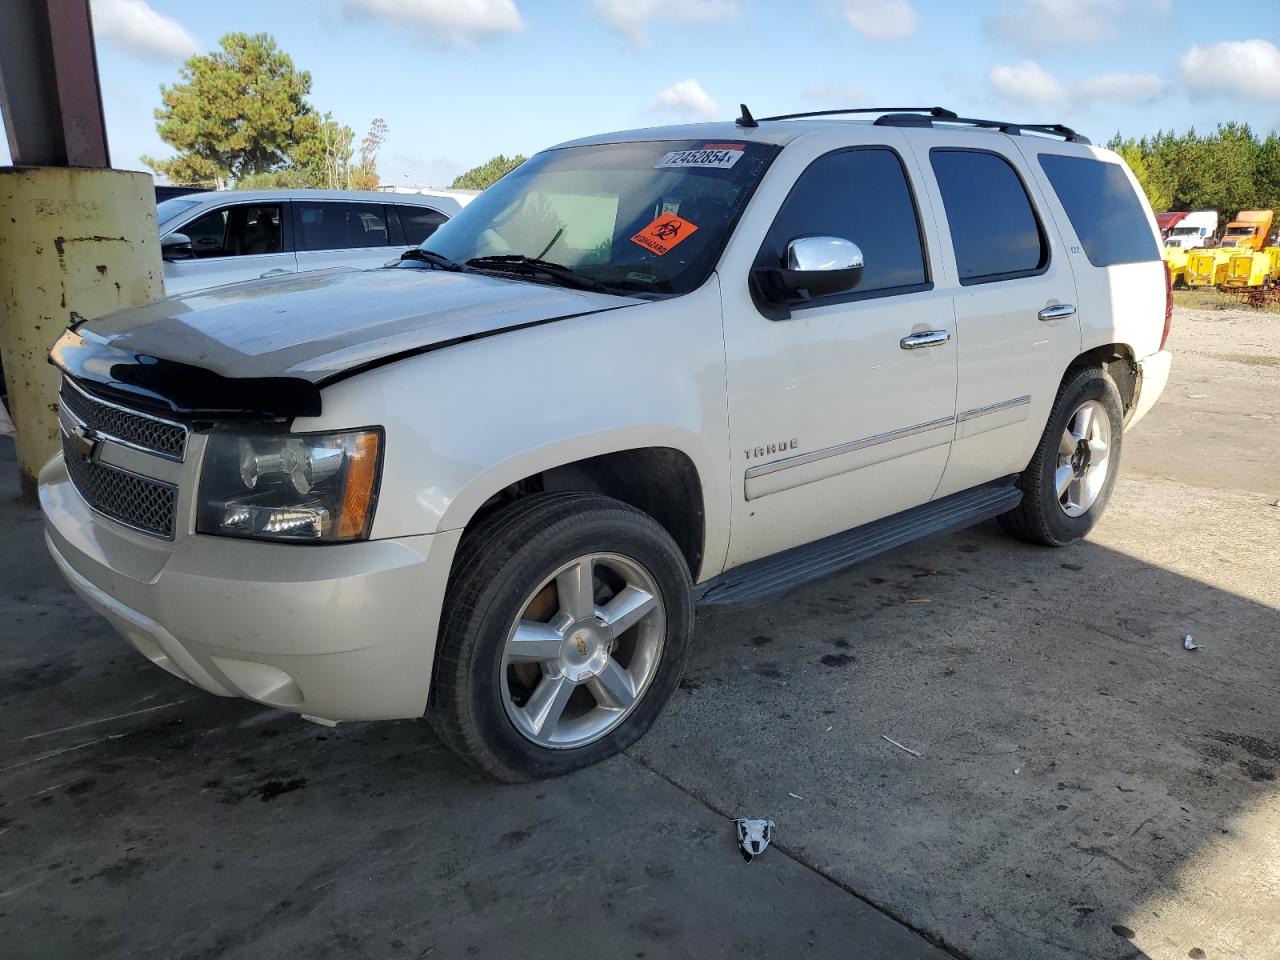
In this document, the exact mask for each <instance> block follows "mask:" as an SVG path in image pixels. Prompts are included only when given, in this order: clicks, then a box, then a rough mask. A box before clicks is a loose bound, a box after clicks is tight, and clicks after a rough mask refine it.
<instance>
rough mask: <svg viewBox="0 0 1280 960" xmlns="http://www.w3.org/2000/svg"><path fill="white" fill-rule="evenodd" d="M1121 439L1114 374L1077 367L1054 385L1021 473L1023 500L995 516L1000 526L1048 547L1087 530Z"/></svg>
mask: <svg viewBox="0 0 1280 960" xmlns="http://www.w3.org/2000/svg"><path fill="white" fill-rule="evenodd" d="M1123 439H1124V412H1123V408H1122V406H1121V401H1120V391H1119V390H1118V389H1116V384H1115V381H1114V380H1112V379H1111V377H1110V375H1109V374H1108V373H1107V372H1106V371H1105V370H1104V369H1103V368H1102V367H1084V368H1082V369H1080V370H1077V371H1075V372H1074V373H1073V374H1072V375H1071V376H1069V377H1068V378H1067V380H1066V381H1065V382H1064V383H1063V384H1062V386H1061V388H1060V389H1059V390H1058V397H1057V399H1056V400H1055V401H1054V405H1053V410H1052V411H1051V412H1050V414H1049V422H1048V423H1047V424H1046V425H1045V429H1044V434H1043V435H1042V436H1041V438H1040V444H1039V446H1038V447H1037V448H1036V453H1035V456H1034V457H1032V458H1031V462H1030V463H1029V464H1028V465H1027V468H1026V469H1025V470H1024V471H1023V472H1022V474H1021V476H1020V477H1019V478H1018V485H1019V486H1020V487H1021V488H1022V502H1021V503H1020V504H1019V505H1018V506H1017V507H1015V508H1014V509H1013V510H1010V511H1009V512H1008V513H1005V514H1002V515H1001V516H1000V518H999V519H1000V524H1001V526H1003V527H1004V529H1005V530H1006V531H1008V532H1009V533H1011V534H1013V535H1014V536H1016V537H1019V538H1020V539H1023V540H1029V541H1031V542H1032V543H1040V544H1044V545H1046V546H1051V547H1062V546H1066V545H1067V544H1069V543H1074V542H1075V541H1076V540H1079V539H1080V538H1081V537H1083V536H1085V535H1086V534H1087V533H1088V532H1089V531H1090V530H1092V529H1093V525H1094V524H1095V523H1097V521H1098V518H1099V517H1101V516H1102V513H1103V511H1104V510H1106V508H1107V502H1108V501H1109V500H1110V499H1111V491H1112V489H1113V488H1114V487H1115V483H1116V475H1117V473H1118V471H1119V468H1120V448H1121V445H1122V441H1123Z"/></svg>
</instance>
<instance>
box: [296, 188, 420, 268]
mask: <svg viewBox="0 0 1280 960" xmlns="http://www.w3.org/2000/svg"><path fill="white" fill-rule="evenodd" d="M387 219H388V217H387V208H386V204H383V203H375V202H365V201H353V200H295V201H293V229H294V235H295V236H296V237H297V246H298V269H299V270H300V271H307V270H324V269H326V268H329V267H355V268H356V269H360V270H368V269H372V268H374V267H381V266H382V265H383V264H385V263H386V262H387V261H389V260H392V259H394V258H395V257H396V256H398V255H399V254H400V253H401V251H402V249H403V248H402V247H395V248H392V247H391V246H390V243H391V235H390V229H389V227H388V224H387Z"/></svg>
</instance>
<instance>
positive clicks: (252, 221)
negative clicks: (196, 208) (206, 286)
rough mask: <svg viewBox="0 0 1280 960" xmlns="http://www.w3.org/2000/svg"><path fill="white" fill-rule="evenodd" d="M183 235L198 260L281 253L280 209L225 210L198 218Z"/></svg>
mask: <svg viewBox="0 0 1280 960" xmlns="http://www.w3.org/2000/svg"><path fill="white" fill-rule="evenodd" d="M178 232H179V233H185V234H186V235H187V236H188V237H190V238H191V250H192V252H193V253H194V254H195V255H196V256H197V257H234V256H241V255H245V254H260V253H279V252H280V251H281V250H282V249H283V247H282V245H281V242H280V207H279V206H278V205H276V204H272V205H270V206H236V207H223V208H222V209H221V210H214V211H213V212H212V213H206V214H205V215H204V216H203V217H197V218H196V219H195V220H193V221H191V222H190V223H189V224H187V225H186V226H185V227H183V228H182V229H181V230H180V231H178Z"/></svg>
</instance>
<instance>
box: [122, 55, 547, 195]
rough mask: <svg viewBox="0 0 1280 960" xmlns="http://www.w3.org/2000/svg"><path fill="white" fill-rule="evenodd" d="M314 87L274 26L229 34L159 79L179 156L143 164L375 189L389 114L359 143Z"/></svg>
mask: <svg viewBox="0 0 1280 960" xmlns="http://www.w3.org/2000/svg"><path fill="white" fill-rule="evenodd" d="M310 93H311V74H310V73H309V72H308V71H306V70H298V69H297V68H296V67H295V66H294V63H293V58H292V57H290V56H289V54H287V53H285V52H284V51H283V50H281V49H280V48H279V46H277V44H276V41H275V39H274V38H273V37H272V36H271V35H270V34H266V33H257V34H245V33H228V34H227V35H226V36H224V37H223V38H222V39H221V40H219V41H218V49H217V50H215V51H213V52H211V53H204V54H196V55H195V56H192V57H190V58H188V59H187V60H186V62H184V63H183V65H182V68H181V72H180V74H179V80H178V82H177V83H175V84H173V85H168V84H162V85H161V86H160V99H161V106H160V107H159V108H157V109H156V111H155V118H156V132H157V133H158V134H159V136H160V139H161V140H163V141H164V142H165V143H166V144H168V145H169V146H170V147H172V148H173V150H174V153H175V155H174V156H173V157H171V158H168V159H154V158H152V157H143V158H142V162H143V163H145V164H146V165H147V166H149V167H150V168H151V169H152V170H154V171H155V172H156V173H159V174H162V175H163V176H166V177H168V178H169V180H171V181H172V182H173V183H176V184H182V185H184V186H201V187H214V188H217V189H226V188H228V187H237V188H245V189H252V188H273V187H289V188H297V187H319V188H324V189H329V190H373V189H376V188H377V187H378V185H379V177H378V151H379V150H380V149H381V147H382V145H383V143H384V142H385V141H386V139H387V135H388V133H389V131H388V128H387V123H386V121H385V120H383V119H382V118H381V117H374V118H373V120H372V121H371V122H370V124H369V132H368V133H366V134H365V136H364V138H363V139H362V140H361V141H360V143H359V146H358V147H357V145H356V139H355V137H356V135H355V131H354V130H352V128H351V127H349V126H347V125H346V124H344V123H340V122H338V121H337V120H335V119H334V118H333V115H332V114H331V113H328V112H325V113H321V112H320V111H319V110H317V109H316V107H315V106H313V105H312V104H311V102H310V101H309V100H308V99H307V97H308V95H309V94H310ZM524 160H525V158H524V157H522V156H516V157H511V158H508V157H506V156H503V155H501V154H499V155H498V156H496V157H493V158H492V159H490V160H488V161H486V162H485V163H483V164H481V165H480V166H478V167H474V168H472V169H471V170H468V171H466V172H465V173H463V174H460V175H459V176H458V177H457V178H456V179H455V180H454V181H453V184H452V186H454V187H459V188H466V189H473V190H483V189H484V188H485V187H487V186H489V184H491V183H493V182H494V181H495V180H497V179H498V178H499V177H502V176H503V175H505V174H506V173H508V172H509V171H511V170H514V169H515V168H516V167H518V166H519V165H520V164H521V163H523V162H524Z"/></svg>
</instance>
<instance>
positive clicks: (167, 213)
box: [156, 197, 200, 227]
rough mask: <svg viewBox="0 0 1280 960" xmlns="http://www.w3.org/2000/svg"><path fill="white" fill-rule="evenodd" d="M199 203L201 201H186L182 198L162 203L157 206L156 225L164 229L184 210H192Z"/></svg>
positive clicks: (171, 198) (174, 198)
mask: <svg viewBox="0 0 1280 960" xmlns="http://www.w3.org/2000/svg"><path fill="white" fill-rule="evenodd" d="M199 202H200V201H199V200H185V199H183V198H182V197H170V198H169V199H168V200H164V201H161V202H160V203H157V204H156V223H157V224H159V225H160V226H162V227H163V226H164V225H165V224H166V223H168V222H169V221H170V220H172V219H173V218H174V217H176V216H177V215H178V214H180V213H182V211H183V210H190V209H191V208H192V207H194V206H196V205H197V204H198V203H199Z"/></svg>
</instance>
